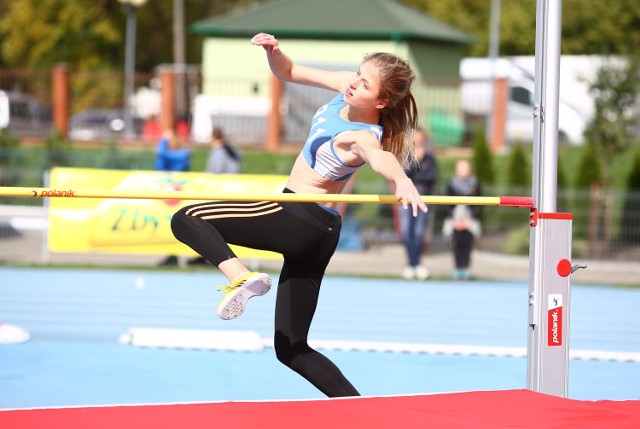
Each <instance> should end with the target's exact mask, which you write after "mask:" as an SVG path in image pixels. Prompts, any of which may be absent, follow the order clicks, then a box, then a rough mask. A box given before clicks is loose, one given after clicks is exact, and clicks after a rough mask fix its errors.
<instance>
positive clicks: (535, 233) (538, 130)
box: [527, 0, 576, 397]
mask: <svg viewBox="0 0 640 429" xmlns="http://www.w3.org/2000/svg"><path fill="white" fill-rule="evenodd" d="M536 9H537V11H536V52H535V56H536V69H535V91H534V108H533V109H534V111H533V122H534V140H533V188H532V197H533V206H534V209H532V211H531V236H530V243H529V258H530V268H529V270H530V273H529V314H528V331H527V357H528V367H527V388H528V389H530V390H533V391H536V392H542V393H547V394H551V395H555V396H560V397H567V395H568V392H567V391H568V380H569V376H568V373H569V371H568V370H569V304H570V281H569V277H570V275H571V273H572V272H573V271H574V270H575V268H576V267H572V264H571V223H572V215H571V214H568V213H556V194H557V192H556V191H557V189H556V188H557V168H558V104H559V97H558V89H559V88H558V84H559V77H560V34H561V23H562V1H561V0H538V1H537V6H536Z"/></svg>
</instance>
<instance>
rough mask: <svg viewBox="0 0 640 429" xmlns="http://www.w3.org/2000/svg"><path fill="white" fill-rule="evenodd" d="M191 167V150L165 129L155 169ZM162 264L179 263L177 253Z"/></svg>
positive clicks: (185, 169)
mask: <svg viewBox="0 0 640 429" xmlns="http://www.w3.org/2000/svg"><path fill="white" fill-rule="evenodd" d="M190 168H191V150H190V149H189V148H186V147H182V146H181V143H180V141H179V140H178V139H176V136H175V134H174V133H173V131H170V130H169V131H165V132H164V133H163V135H162V138H160V141H159V142H158V145H157V146H156V160H155V169H156V170H157V171H189V169H190ZM160 265H161V266H174V265H178V257H177V256H176V255H169V256H167V257H166V258H165V259H164V260H163V261H162V262H160Z"/></svg>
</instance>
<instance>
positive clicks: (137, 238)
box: [49, 167, 287, 259]
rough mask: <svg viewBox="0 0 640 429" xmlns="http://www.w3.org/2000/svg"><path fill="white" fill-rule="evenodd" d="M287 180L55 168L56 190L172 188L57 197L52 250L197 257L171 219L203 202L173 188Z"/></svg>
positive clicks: (258, 186) (246, 252) (259, 254)
mask: <svg viewBox="0 0 640 429" xmlns="http://www.w3.org/2000/svg"><path fill="white" fill-rule="evenodd" d="M286 180H287V176H276V175H250V174H233V175H231V174H209V173H173V172H171V173H168V172H160V171H127V170H98V169H85V168H64V167H58V168H54V169H53V170H52V171H51V187H54V188H56V189H65V188H69V189H113V190H128V191H142V192H144V191H156V192H157V191H166V192H167V199H166V200H157V199H156V200H147V199H117V198H114V199H111V198H108V199H99V198H51V199H50V200H49V201H50V203H49V204H50V206H49V207H50V210H49V250H51V251H52V252H98V253H118V254H145V255H169V254H172V255H191V256H192V255H195V252H193V251H192V250H191V249H190V248H189V247H187V246H185V245H184V244H182V243H180V242H179V241H178V240H176V239H175V237H174V236H173V234H172V232H171V227H170V222H171V217H172V216H173V214H174V213H175V212H176V211H177V210H178V209H180V208H181V207H183V206H186V205H189V204H193V203H196V202H198V201H182V200H176V199H171V192H172V191H186V192H207V193H218V192H219V193H231V194H237V193H258V194H260V193H278V192H281V191H282V189H283V188H284V186H285V183H286ZM199 202H202V201H199ZM232 248H233V250H234V251H235V252H236V254H237V255H238V257H239V258H246V259H281V258H282V256H281V255H280V254H277V253H273V252H266V251H261V250H253V249H247V248H244V247H238V246H232Z"/></svg>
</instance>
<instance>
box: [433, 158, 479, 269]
mask: <svg viewBox="0 0 640 429" xmlns="http://www.w3.org/2000/svg"><path fill="white" fill-rule="evenodd" d="M447 195H451V196H461V197H475V196H479V195H480V183H479V182H478V179H477V177H476V176H474V175H473V173H472V169H471V163H469V161H467V160H466V159H460V160H458V161H457V162H456V166H455V173H454V176H453V177H452V178H451V180H450V181H449V183H448V184H447ZM480 209H481V207H480V206H477V205H465V204H458V205H454V206H448V207H447V217H446V218H445V221H444V224H443V229H442V232H443V235H444V236H445V237H447V238H449V239H450V240H451V245H452V249H453V257H454V264H455V270H454V272H453V278H454V279H455V280H469V279H470V278H471V275H470V273H469V267H470V265H471V249H472V248H473V245H474V242H475V240H477V239H478V238H479V237H480V235H481V227H480Z"/></svg>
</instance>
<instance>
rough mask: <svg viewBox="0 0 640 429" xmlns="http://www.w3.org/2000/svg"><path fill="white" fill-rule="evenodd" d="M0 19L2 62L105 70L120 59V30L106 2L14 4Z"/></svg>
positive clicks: (30, 0)
mask: <svg viewBox="0 0 640 429" xmlns="http://www.w3.org/2000/svg"><path fill="white" fill-rule="evenodd" d="M3 6H4V8H5V12H4V13H3V14H2V15H0V40H2V43H1V45H0V55H1V57H2V63H3V64H4V65H6V66H9V67H14V68H29V69H40V70H50V69H51V68H52V67H53V66H54V65H55V64H57V63H61V62H65V63H69V64H70V65H72V66H73V67H74V68H76V69H84V70H88V69H106V68H109V67H112V65H113V64H114V63H116V61H118V59H119V55H118V50H119V47H120V45H122V31H121V28H120V26H119V25H117V24H118V22H119V21H118V18H117V15H116V14H117V13H118V12H119V11H118V10H117V9H116V10H115V11H114V8H113V7H112V6H111V5H110V1H108V0H96V1H93V2H89V3H87V2H86V1H82V0H12V1H11V2H6V3H5V4H4V5H3Z"/></svg>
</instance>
